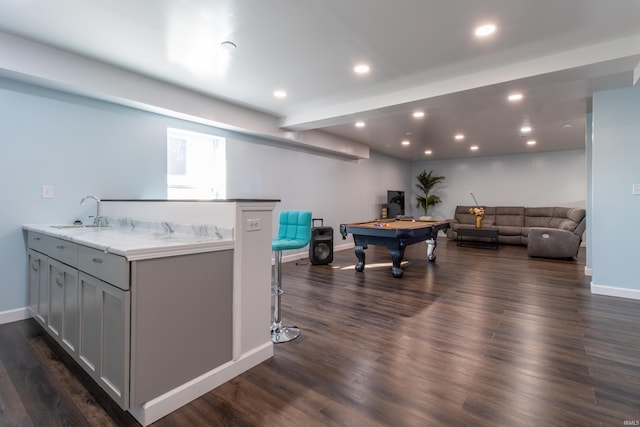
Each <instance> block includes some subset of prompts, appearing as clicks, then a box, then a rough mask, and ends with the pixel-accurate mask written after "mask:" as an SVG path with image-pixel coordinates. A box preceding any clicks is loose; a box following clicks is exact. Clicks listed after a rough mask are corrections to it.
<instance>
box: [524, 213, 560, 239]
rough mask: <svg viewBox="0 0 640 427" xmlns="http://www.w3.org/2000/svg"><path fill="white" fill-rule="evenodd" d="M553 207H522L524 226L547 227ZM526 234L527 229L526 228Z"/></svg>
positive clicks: (551, 216)
mask: <svg viewBox="0 0 640 427" xmlns="http://www.w3.org/2000/svg"><path fill="white" fill-rule="evenodd" d="M553 209H554V208H524V226H525V227H549V222H550V221H551V219H552V218H553ZM527 234H528V230H527Z"/></svg>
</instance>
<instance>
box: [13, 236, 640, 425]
mask: <svg viewBox="0 0 640 427" xmlns="http://www.w3.org/2000/svg"><path fill="white" fill-rule="evenodd" d="M438 243H439V246H438V248H437V250H436V255H437V256H438V259H437V261H436V262H435V263H430V262H428V261H427V260H426V256H425V245H423V244H419V245H413V246H410V247H409V248H407V250H406V253H405V259H406V263H405V264H404V268H405V274H404V277H403V278H401V279H394V278H393V277H392V276H391V272H390V261H391V258H390V256H389V254H388V252H387V250H386V249H384V248H378V247H373V246H372V247H369V249H367V251H366V254H367V267H366V268H365V271H364V272H363V273H356V272H355V271H354V268H353V265H354V263H355V255H354V253H353V251H352V250H347V251H340V252H336V253H335V257H334V262H333V263H332V264H331V265H327V266H314V265H311V264H309V263H305V262H298V263H293V262H291V263H287V264H285V265H284V269H283V287H284V289H285V292H286V293H285V295H284V297H283V319H284V320H285V321H287V322H290V323H294V324H297V325H298V326H300V327H301V328H302V335H301V336H300V338H298V339H297V340H295V341H293V342H290V343H286V344H279V345H277V346H275V355H274V357H273V358H272V359H270V360H268V361H266V362H264V363H262V364H261V365H259V366H257V367H255V368H253V369H251V370H250V371H248V372H246V373H244V374H242V375H240V376H239V377H236V378H235V379H233V380H231V381H229V382H227V383H225V384H223V385H221V386H220V387H218V388H217V389H215V390H214V391H212V392H210V393H208V394H206V395H204V396H202V397H201V398H199V399H197V400H195V401H194V402H192V403H190V404H188V405H186V406H184V407H183V408H181V409H179V410H177V411H175V412H174V413H172V414H170V415H168V416H167V417H165V418H163V419H161V420H159V421H157V422H156V423H154V424H153V425H154V426H158V427H165V426H573V425H575V426H622V425H638V420H640V301H635V300H627V299H620V298H612V297H603V296H592V295H591V294H590V292H589V280H590V278H589V277H586V276H584V249H581V253H580V257H579V259H578V261H555V260H544V259H535V258H530V257H529V256H528V255H527V251H526V248H524V247H517V246H506V245H505V246H500V248H499V249H498V250H491V249H477V248H458V247H456V245H455V242H448V241H446V240H445V239H444V238H443V237H440V238H439V239H438ZM268 326H269V325H265V328H268ZM48 341H49V340H48V339H46V338H45V337H43V333H42V332H41V330H40V329H39V327H38V326H37V325H36V324H35V322H34V321H32V320H27V321H20V322H14V323H11V324H6V325H0V425H2V426H9V425H15V426H44V425H49V426H84V425H91V426H94V425H104V426H109V425H118V426H120V425H122V426H134V425H137V423H136V422H135V420H133V419H132V417H130V416H129V415H128V414H127V413H125V412H123V411H120V410H119V409H118V408H117V407H116V406H115V405H114V404H111V403H110V401H109V400H108V398H106V397H105V396H104V394H103V393H101V392H100V390H99V389H98V388H97V387H95V386H92V383H91V382H90V381H89V380H88V379H87V377H86V376H85V375H84V374H83V373H82V371H81V370H80V369H79V368H78V367H77V366H75V364H74V363H73V362H69V361H68V360H67V361H66V363H61V362H60V358H62V359H67V358H65V357H64V355H62V354H60V353H59V352H57V351H51V350H50V348H51V346H49V345H48Z"/></svg>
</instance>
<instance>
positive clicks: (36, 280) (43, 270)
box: [27, 249, 49, 326]
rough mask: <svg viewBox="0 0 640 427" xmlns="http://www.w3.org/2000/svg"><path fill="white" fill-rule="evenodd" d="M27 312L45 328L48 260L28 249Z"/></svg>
mask: <svg viewBox="0 0 640 427" xmlns="http://www.w3.org/2000/svg"><path fill="white" fill-rule="evenodd" d="M28 258H29V259H28V261H29V265H28V268H29V272H28V275H27V277H28V280H29V287H28V289H29V296H28V298H29V311H30V312H31V315H32V316H33V318H34V319H36V320H37V321H38V322H40V324H41V325H42V326H46V325H47V322H48V317H49V282H48V278H47V273H48V269H49V261H48V260H49V259H48V257H47V256H46V255H43V254H41V253H40V252H36V251H34V250H32V249H29V253H28Z"/></svg>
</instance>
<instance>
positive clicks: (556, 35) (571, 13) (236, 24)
mask: <svg viewBox="0 0 640 427" xmlns="http://www.w3.org/2000/svg"><path fill="white" fill-rule="evenodd" d="M639 17H640V1H636V0H607V1H602V0H535V1H534V0H476V1H468V0H447V1H442V0H396V1H393V2H391V1H385V0H349V1H345V0H321V1H310V0H269V1H266V0H236V1H232V0H136V1H130V0H92V1H86V0H56V1H55V2H54V1H50V0H4V1H2V3H1V4H0V31H2V32H5V33H9V34H13V35H16V36H19V37H22V38H25V39H29V40H33V41H36V42H39V43H42V44H46V45H50V46H52V47H56V48H59V49H63V50H66V51H69V52H73V53H76V54H79V55H83V56H86V57H89V58H92V59H95V60H99V61H102V62H105V63H109V64H112V65H116V66H119V67H122V68H124V69H127V70H130V71H134V72H138V73H141V74H144V75H147V76H151V77H154V78H157V79H160V80H163V81H166V82H170V83H173V84H176V85H179V86H182V87H185V88H188V89H191V90H194V91H198V92H202V93H205V94H207V95H210V96H213V97H216V98H220V99H223V100H229V101H232V102H234V103H238V104H240V105H243V106H247V107H250V108H253V109H256V110H259V111H262V112H267V113H270V114H272V115H275V116H277V117H278V118H279V119H280V123H281V125H282V127H283V128H285V129H289V130H298V131H300V130H309V129H317V130H322V131H324V132H328V133H331V134H334V135H338V136H341V137H345V138H348V139H351V140H354V141H358V142H362V143H364V144H366V145H368V146H370V147H371V149H372V150H375V151H378V152H382V153H385V154H389V155H392V156H395V157H398V158H402V159H408V160H424V159H447V158H461V157H473V156H487V155H504V154H518V153H527V152H535V151H555V150H567V149H578V148H583V147H584V141H585V137H584V134H585V115H586V114H587V113H588V112H589V111H590V105H591V95H592V93H593V92H594V91H598V90H607V89H615V88H619V87H624V86H631V85H632V84H633V70H634V68H635V67H637V66H638V64H639V63H640V19H639ZM489 22H490V23H493V24H495V25H496V26H497V31H496V32H495V33H494V34H493V35H491V36H489V37H486V38H484V39H479V38H477V37H475V36H474V34H473V31H474V29H475V27H476V26H478V25H480V24H484V23H489ZM224 41H232V42H233V43H234V44H235V45H236V48H235V49H232V50H231V51H227V50H225V49H223V48H222V47H221V43H222V42H224ZM360 63H367V64H369V65H370V68H371V69H370V72H369V73H368V74H365V75H356V74H355V73H354V72H353V67H354V66H355V65H357V64H360ZM276 89H283V90H285V91H286V92H287V96H286V98H283V99H278V98H275V97H274V96H273V92H274V90H276ZM515 91H518V92H521V93H522V94H523V96H524V98H523V99H522V100H521V101H519V102H516V103H511V102H508V101H507V100H506V96H507V95H508V94H509V93H511V92H515ZM417 110H419V111H423V112H424V113H425V116H424V117H423V118H421V119H415V118H413V117H412V113H413V112H414V111H417ZM356 121H364V122H365V126H364V127H363V128H356V127H355V126H354V123H355V122H356ZM524 124H529V125H530V126H531V128H532V131H531V132H530V133H529V134H528V135H524V134H523V133H522V132H521V131H520V129H521V127H522V126H523V125H524ZM458 132H462V133H463V134H464V135H465V138H464V139H463V140H462V141H456V140H454V138H453V136H454V134H456V133H458ZM404 139H406V140H408V141H410V144H409V145H408V146H402V145H401V141H402V140H404ZM529 139H534V140H535V141H536V144H535V145H533V146H529V145H527V144H526V141H527V140H529ZM471 145H476V146H477V147H478V149H477V150H476V151H471V150H470V146H471ZM425 150H431V154H430V155H427V154H425Z"/></svg>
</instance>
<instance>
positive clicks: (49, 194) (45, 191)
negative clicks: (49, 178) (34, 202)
mask: <svg viewBox="0 0 640 427" xmlns="http://www.w3.org/2000/svg"><path fill="white" fill-rule="evenodd" d="M42 198H43V199H53V185H43V186H42Z"/></svg>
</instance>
